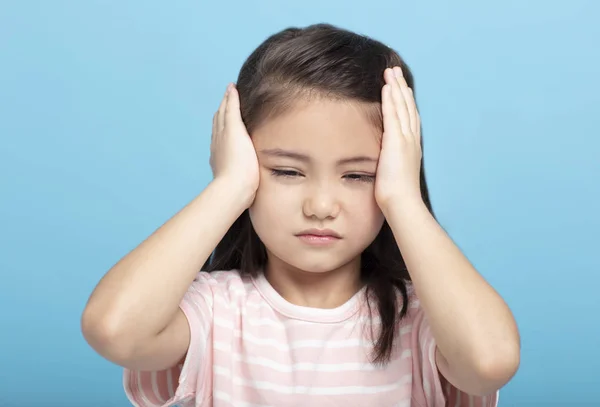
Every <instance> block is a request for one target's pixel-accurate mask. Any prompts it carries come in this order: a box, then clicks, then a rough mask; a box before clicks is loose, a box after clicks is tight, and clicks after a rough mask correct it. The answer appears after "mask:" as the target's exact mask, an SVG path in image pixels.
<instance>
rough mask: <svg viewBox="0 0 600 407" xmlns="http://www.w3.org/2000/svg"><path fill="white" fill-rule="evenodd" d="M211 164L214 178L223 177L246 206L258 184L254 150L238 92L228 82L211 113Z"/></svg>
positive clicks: (252, 197)
mask: <svg viewBox="0 0 600 407" xmlns="http://www.w3.org/2000/svg"><path fill="white" fill-rule="evenodd" d="M210 166H211V168H212V172H213V177H214V179H215V180H224V181H225V184H227V185H230V186H231V187H232V189H233V191H234V193H237V192H239V193H241V194H242V199H244V200H246V201H247V204H248V206H250V204H251V203H252V201H253V200H254V196H255V195H256V190H257V189H258V184H259V179H260V178H259V170H258V159H257V157H256V150H255V149H254V145H253V144H252V140H251V139H250V135H249V134H248V131H247V130H246V126H245V125H244V122H243V121H242V115H241V112H240V99H239V93H238V92H237V89H236V88H235V86H234V85H233V84H229V86H228V87H227V92H226V93H225V96H224V97H223V100H222V101H221V105H220V106H219V110H218V111H217V112H216V113H215V115H214V116H213V127H212V141H211V145H210Z"/></svg>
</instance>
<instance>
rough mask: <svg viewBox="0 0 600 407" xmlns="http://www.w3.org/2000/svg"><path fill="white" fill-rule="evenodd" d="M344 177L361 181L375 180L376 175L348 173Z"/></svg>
mask: <svg viewBox="0 0 600 407" xmlns="http://www.w3.org/2000/svg"><path fill="white" fill-rule="evenodd" d="M344 178H346V179H348V180H350V181H361V182H373V181H375V176H374V175H368V174H346V175H344Z"/></svg>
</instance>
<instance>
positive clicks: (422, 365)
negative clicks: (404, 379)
mask: <svg viewBox="0 0 600 407" xmlns="http://www.w3.org/2000/svg"><path fill="white" fill-rule="evenodd" d="M411 311H413V312H411V313H412V315H413V322H412V337H413V341H412V343H413V344H414V345H413V352H414V358H413V361H414V362H413V365H414V366H413V395H415V397H414V398H416V399H420V401H421V404H422V406H420V407H497V405H498V396H499V392H496V393H494V394H490V395H486V396H474V395H470V394H467V393H465V392H463V391H461V390H459V389H457V388H456V387H455V386H454V385H452V384H451V383H449V382H448V381H447V380H445V379H444V378H443V377H442V375H441V374H440V373H439V370H438V367H437V362H436V357H435V354H436V348H437V346H436V343H435V339H434V338H433V335H432V333H431V328H430V326H429V323H428V321H427V318H426V316H425V313H424V312H423V310H422V309H421V308H420V307H419V306H418V300H417V305H416V306H413V310H411ZM417 405H418V404H417Z"/></svg>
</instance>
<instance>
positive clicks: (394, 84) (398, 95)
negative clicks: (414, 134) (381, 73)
mask: <svg viewBox="0 0 600 407" xmlns="http://www.w3.org/2000/svg"><path fill="white" fill-rule="evenodd" d="M387 75H388V78H387V83H388V84H389V85H390V86H391V88H392V92H391V93H392V100H393V102H394V106H395V108H396V114H397V115H398V119H399V120H400V128H401V129H402V133H403V134H404V135H405V136H408V135H409V134H410V117H409V115H408V110H407V109H406V103H405V101H404V96H403V95H402V90H401V89H400V84H399V83H398V80H397V79H396V75H395V72H394V70H393V69H389V70H388V72H387Z"/></svg>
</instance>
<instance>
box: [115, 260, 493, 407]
mask: <svg viewBox="0 0 600 407" xmlns="http://www.w3.org/2000/svg"><path fill="white" fill-rule="evenodd" d="M409 292H411V294H410V297H411V299H410V308H409V310H408V313H407V316H406V317H405V318H404V319H403V323H402V324H401V326H400V328H399V330H400V332H399V334H398V337H397V338H398V339H397V341H396V345H395V347H394V351H393V353H392V357H391V361H390V362H389V363H388V364H386V365H383V366H377V365H374V364H372V363H371V362H370V361H371V358H372V351H373V341H372V339H371V340H369V338H372V336H370V335H371V332H375V334H376V333H377V326H378V324H380V320H379V318H378V317H377V315H376V310H377V307H375V306H374V307H372V308H373V313H374V315H373V318H369V315H370V314H369V311H368V309H367V307H366V306H365V305H364V304H365V301H364V298H365V296H364V289H363V290H362V291H360V292H359V293H357V294H356V295H354V296H353V297H352V298H351V299H350V300H348V301H347V302H346V303H345V304H344V305H342V306H340V307H338V308H335V309H315V308H307V307H302V306H297V305H294V304H291V303H289V302H287V301H286V300H285V299H284V298H283V297H281V296H280V295H279V294H278V293H277V292H276V291H275V289H274V288H273V287H272V286H271V285H270V284H269V282H268V281H267V279H266V278H265V277H264V276H263V275H262V274H261V275H260V277H258V278H256V279H253V278H251V277H240V275H239V273H238V272H237V271H235V270H233V271H221V272H213V273H210V274H209V273H205V272H201V273H199V274H198V276H197V278H196V279H195V280H194V282H193V283H192V285H191V286H190V288H189V290H188V291H187V293H186V295H185V297H184V298H183V300H182V302H181V309H182V310H183V312H184V313H185V315H186V317H187V320H188V323H189V326H190V330H191V343H190V347H189V350H188V352H187V355H186V358H185V361H184V362H183V364H181V365H179V366H174V367H173V368H171V369H167V370H164V371H157V372H138V371H130V370H127V369H126V370H125V372H124V386H125V391H126V394H127V397H128V398H129V400H130V401H131V402H132V403H133V405H134V406H138V407H142V406H143V407H150V406H153V407H156V406H175V405H177V406H185V407H188V406H190V407H191V406H194V407H198V406H203V407H204V406H219V407H220V406H234V407H259V406H260V407H265V406H276V407H279V406H320V407H325V406H328V407H329V406H331V407H333V406H340V407H342V406H343V407H351V406H403V407H409V406H417V407H434V406H435V407H442V406H452V407H454V406H457V407H458V406H465V407H466V406H469V407H493V406H496V405H497V400H498V393H495V394H492V395H489V396H482V397H480V396H470V395H468V394H465V393H463V392H461V391H459V390H458V389H456V388H455V387H454V386H452V385H451V384H450V383H449V382H447V381H446V380H444V379H443V377H441V375H440V374H439V372H438V370H437V367H436V362H435V348H436V345H435V341H434V339H433V336H432V334H431V329H430V327H429V325H428V323H427V319H426V318H425V315H424V314H423V311H422V309H421V308H420V306H419V302H418V299H417V298H416V297H415V295H414V290H410V291H409ZM399 304H402V301H399ZM371 328H374V330H371Z"/></svg>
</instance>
